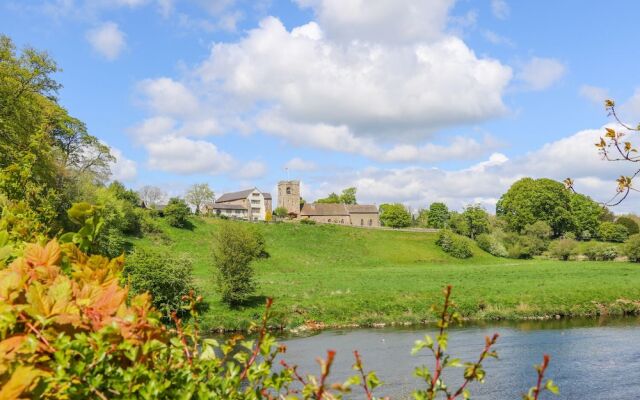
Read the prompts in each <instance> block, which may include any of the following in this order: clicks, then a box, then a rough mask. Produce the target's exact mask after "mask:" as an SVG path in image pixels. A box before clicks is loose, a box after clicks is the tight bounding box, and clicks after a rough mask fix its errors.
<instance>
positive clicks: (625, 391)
mask: <svg viewBox="0 0 640 400" xmlns="http://www.w3.org/2000/svg"><path fill="white" fill-rule="evenodd" d="M639 327H640V318H635V317H634V318H616V319H604V318H603V319H599V320H595V319H561V320H549V321H524V322H499V323H482V324H478V323H475V324H466V325H465V326H463V327H460V328H455V329H452V331H451V334H450V348H451V349H452V350H453V351H452V353H453V355H454V356H455V357H460V358H462V359H463V360H475V359H476V358H477V356H478V354H479V352H480V351H481V349H482V346H483V344H484V337H485V336H487V335H491V334H493V333H494V332H498V333H500V336H501V337H500V340H499V341H498V345H497V347H496V349H497V350H498V353H499V354H500V360H489V361H488V362H487V364H486V369H487V384H485V385H478V384H476V385H474V386H472V387H471V389H472V393H473V394H474V397H473V398H475V399H498V400H499V399H519V398H521V397H520V396H521V394H522V393H523V392H524V391H526V390H527V389H528V388H529V387H530V386H532V385H533V384H534V380H535V371H534V369H533V367H532V366H533V364H535V363H539V362H540V361H541V360H542V354H543V353H548V354H550V355H551V357H552V361H551V366H550V368H549V372H548V373H549V377H551V378H553V379H554V381H556V382H557V384H558V385H559V386H560V390H561V393H560V396H557V397H554V398H560V399H586V398H589V399H613V398H615V399H636V398H639V396H638V393H640V329H638V328H639ZM425 333H429V334H432V335H434V334H435V329H434V328H415V327H413V328H387V329H355V330H335V331H325V332H322V333H319V334H315V335H313V336H308V337H288V338H283V339H282V341H283V342H284V343H286V345H287V347H288V351H287V354H286V357H285V358H286V359H287V362H289V363H293V364H298V365H299V368H300V371H302V372H311V373H317V372H318V367H317V364H316V363H315V362H314V360H315V358H316V357H318V356H324V355H325V352H326V350H327V349H334V350H337V352H338V355H337V356H336V363H335V365H334V368H333V373H332V375H333V376H334V379H335V380H336V381H338V380H341V379H344V378H346V377H347V376H350V375H351V374H353V370H352V369H351V365H352V364H353V357H352V352H353V350H355V349H357V350H359V351H360V353H361V354H362V357H363V359H364V363H365V366H366V368H367V369H368V370H371V369H373V370H376V371H377V372H378V375H379V377H380V378H381V379H382V380H383V381H384V382H385V385H384V386H383V387H382V388H381V389H380V390H379V391H378V392H377V394H378V395H389V396H392V397H393V398H408V397H409V396H410V394H411V391H412V390H413V389H414V388H416V387H418V385H420V382H419V380H418V379H417V378H415V377H414V376H413V369H414V367H416V366H418V365H421V364H426V365H429V366H431V365H433V364H432V361H433V360H432V358H431V357H430V356H428V355H427V354H426V353H424V354H421V355H418V356H411V355H410V351H411V348H412V346H413V343H414V341H415V340H416V339H420V338H422V336H423V335H424V334H425ZM461 375H462V369H456V370H454V371H453V374H451V373H450V374H449V375H448V378H447V376H445V377H446V378H447V379H448V381H449V383H450V384H456V383H460V382H461ZM355 398H361V396H357V397H355Z"/></svg>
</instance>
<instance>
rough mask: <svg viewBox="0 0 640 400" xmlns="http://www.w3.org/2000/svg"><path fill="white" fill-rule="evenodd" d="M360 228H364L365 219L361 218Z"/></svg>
mask: <svg viewBox="0 0 640 400" xmlns="http://www.w3.org/2000/svg"><path fill="white" fill-rule="evenodd" d="M360 226H364V219H362V218H360Z"/></svg>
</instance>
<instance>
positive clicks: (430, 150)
mask: <svg viewBox="0 0 640 400" xmlns="http://www.w3.org/2000/svg"><path fill="white" fill-rule="evenodd" d="M258 127H259V128H260V129H261V130H263V131H265V132H268V133H271V134H273V135H277V136H280V137H283V138H285V139H286V140H287V141H288V142H289V143H292V144H294V145H298V146H307V147H313V148H319V149H324V150H331V151H339V152H344V153H352V154H359V155H362V156H364V157H367V158H370V159H373V160H376V161H382V162H412V161H419V162H439V161H445V160H451V159H461V158H463V159H470V158H471V159H473V158H479V157H482V156H483V155H484V154H488V153H490V152H491V151H493V150H495V149H496V148H497V147H499V146H500V143H498V141H496V140H495V139H493V138H492V137H491V136H486V137H485V138H484V139H483V141H482V142H478V141H477V140H475V139H473V138H468V137H462V136H457V137H454V138H453V139H452V140H451V142H450V143H448V144H447V145H438V144H433V143H427V144H423V145H415V144H396V145H393V146H390V147H389V146H387V147H385V146H382V145H380V144H379V142H378V141H376V140H374V139H373V138H370V137H358V136H356V135H355V134H354V133H353V132H351V131H350V130H349V128H348V127H347V126H345V125H341V126H332V125H327V124H301V123H295V122H291V121H289V120H287V119H285V118H282V117H281V116H279V115H277V114H270V113H266V114H263V115H262V116H261V117H260V118H259V120H258Z"/></svg>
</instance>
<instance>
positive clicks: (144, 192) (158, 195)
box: [138, 185, 165, 207]
mask: <svg viewBox="0 0 640 400" xmlns="http://www.w3.org/2000/svg"><path fill="white" fill-rule="evenodd" d="M138 194H140V198H141V199H142V201H143V202H144V204H145V206H147V207H155V206H157V205H158V204H160V202H161V201H162V200H163V199H164V198H165V193H164V192H163V191H162V189H160V188H159V187H157V186H149V185H147V186H143V187H141V188H140V190H139V191H138Z"/></svg>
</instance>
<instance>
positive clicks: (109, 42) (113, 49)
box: [86, 22, 126, 61]
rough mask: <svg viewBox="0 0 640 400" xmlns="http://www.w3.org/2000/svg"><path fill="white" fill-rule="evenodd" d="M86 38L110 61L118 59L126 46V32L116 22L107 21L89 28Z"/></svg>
mask: <svg viewBox="0 0 640 400" xmlns="http://www.w3.org/2000/svg"><path fill="white" fill-rule="evenodd" d="M86 38H87V41H88V42H89V44H91V47H92V48H93V49H94V50H95V51H96V52H97V53H98V54H100V55H101V56H103V57H104V58H106V59H107V60H109V61H114V60H116V59H117V58H118V57H119V56H120V53H121V52H122V51H123V50H124V48H125V47H126V42H125V34H124V33H123V32H122V31H121V30H120V28H118V24H116V23H115V22H105V23H104V24H102V25H100V26H98V27H96V28H94V29H91V30H89V31H88V32H87V35H86Z"/></svg>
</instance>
